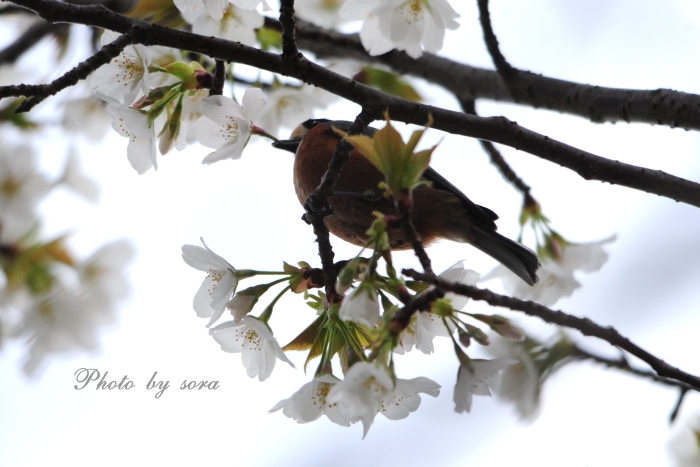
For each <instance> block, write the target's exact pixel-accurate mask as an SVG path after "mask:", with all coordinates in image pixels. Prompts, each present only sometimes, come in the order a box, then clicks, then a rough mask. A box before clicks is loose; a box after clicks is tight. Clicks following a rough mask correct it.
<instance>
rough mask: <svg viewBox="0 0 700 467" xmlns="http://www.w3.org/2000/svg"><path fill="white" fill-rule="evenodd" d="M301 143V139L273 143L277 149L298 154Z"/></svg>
mask: <svg viewBox="0 0 700 467" xmlns="http://www.w3.org/2000/svg"><path fill="white" fill-rule="evenodd" d="M299 143H301V138H295V139H282V140H279V141H277V142H274V143H272V147H274V148H277V149H284V150H285V151H289V152H291V153H294V154H296V152H297V148H298V147H299Z"/></svg>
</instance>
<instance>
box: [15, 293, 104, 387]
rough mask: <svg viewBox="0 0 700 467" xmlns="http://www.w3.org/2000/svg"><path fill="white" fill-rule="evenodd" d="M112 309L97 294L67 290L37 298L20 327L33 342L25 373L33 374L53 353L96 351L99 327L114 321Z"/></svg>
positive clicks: (21, 331)
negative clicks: (95, 297) (95, 296)
mask: <svg viewBox="0 0 700 467" xmlns="http://www.w3.org/2000/svg"><path fill="white" fill-rule="evenodd" d="M113 311H114V310H113V309H112V308H111V307H105V306H104V303H103V302H100V301H99V300H96V299H94V297H89V296H87V295H78V294H75V293H74V292H72V291H69V290H65V289H61V290H59V291H57V292H55V293H53V294H52V295H51V296H46V297H39V298H37V299H36V300H34V303H33V306H32V307H31V309H29V310H28V311H27V312H26V313H24V314H23V318H24V321H23V323H22V325H21V327H20V329H19V330H18V334H19V335H22V336H25V337H26V338H27V340H28V342H30V345H29V352H28V355H27V358H26V361H25V364H24V368H23V369H24V372H25V373H26V374H27V375H28V376H33V375H34V374H35V373H36V372H37V370H38V369H39V368H40V366H41V364H42V362H43V361H44V360H45V359H46V357H48V356H49V355H51V354H56V353H65V352H69V351H73V350H79V349H82V350H88V351H95V350H97V349H98V348H99V333H98V330H99V329H100V328H102V327H104V326H106V325H108V324H110V323H112V322H113V321H114V318H115V315H114V313H113Z"/></svg>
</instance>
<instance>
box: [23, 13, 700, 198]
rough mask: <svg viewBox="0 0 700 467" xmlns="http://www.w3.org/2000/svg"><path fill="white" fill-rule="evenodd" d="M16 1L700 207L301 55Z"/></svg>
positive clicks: (650, 178)
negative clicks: (286, 55)
mask: <svg viewBox="0 0 700 467" xmlns="http://www.w3.org/2000/svg"><path fill="white" fill-rule="evenodd" d="M13 3H16V4H19V5H22V6H25V7H28V8H31V9H33V10H35V11H37V12H38V13H39V14H40V15H41V16H42V17H44V18H45V19H47V20H48V21H68V22H75V23H79V24H86V25H90V26H96V27H102V28H107V29H111V30H114V31H118V32H121V33H126V32H129V33H131V34H132V35H133V36H134V38H135V40H136V41H137V42H140V43H142V44H146V45H164V46H168V47H175V48H178V49H181V50H188V51H192V52H196V53H201V54H206V55H209V56H211V57H213V58H215V59H219V60H225V61H233V62H239V63H244V64H247V65H250V66H254V67H257V68H261V69H264V70H268V71H271V72H273V73H279V74H282V75H286V76H292V77H294V78H297V79H300V80H302V81H304V82H306V83H309V84H312V85H314V86H318V87H321V88H323V89H326V90H328V91H330V92H332V93H334V94H336V95H338V96H340V97H343V98H345V99H347V100H350V101H352V102H355V103H357V104H359V105H361V106H363V107H364V106H368V105H372V106H373V107H374V108H377V109H382V110H383V109H388V110H389V112H390V114H391V117H392V118H393V119H394V120H397V121H402V122H406V123H414V124H416V125H423V124H424V123H425V122H426V121H427V120H428V116H429V115H432V116H433V119H434V125H433V128H436V129H439V130H443V131H447V132H450V133H454V134H460V135H464V136H470V137H473V138H479V139H485V140H489V141H493V142H497V143H501V144H505V145H507V146H511V147H513V148H516V149H519V150H522V151H525V152H529V153H531V154H534V155H536V156H539V157H541V158H543V159H546V160H549V161H551V162H555V163H557V164H559V165H561V166H563V167H567V168H569V169H571V170H574V171H575V172H577V173H578V174H579V175H581V176H582V177H583V178H585V179H587V180H591V179H595V180H601V181H605V182H609V183H614V184H619V185H623V186H627V187H630V188H635V189H638V190H642V191H646V192H649V193H655V194H658V195H661V196H665V197H668V198H671V199H674V200H676V201H681V202H684V203H688V204H691V205H693V206H697V207H700V184H697V183H694V182H690V181H688V180H684V179H682V178H679V177H674V176H672V175H668V174H666V173H664V172H661V171H657V170H649V169H645V168H641V167H636V166H633V165H629V164H623V163H620V162H616V161H612V160H609V159H605V158H602V157H599V156H596V155H594V154H590V153H587V152H585V151H582V150H580V149H577V148H574V147H572V146H568V145H566V144H564V143H561V142H559V141H556V140H553V139H551V138H549V137H547V136H544V135H540V134H538V133H535V132H533V131H530V130H528V129H526V128H523V127H520V126H518V125H517V124H516V123H515V122H511V121H509V120H508V119H506V118H504V117H490V118H482V117H476V116H472V115H465V114H462V113H459V112H452V111H449V110H444V109H440V108H437V107H433V106H428V105H423V104H418V103H415V102H410V101H407V100H404V99H400V98H397V97H394V96H389V95H386V94H384V93H382V92H380V91H377V90H376V89H372V88H370V87H368V86H365V85H363V84H360V83H358V82H356V81H353V80H350V79H348V78H345V77H343V76H340V75H338V74H336V73H333V72H332V71H330V70H328V69H326V68H324V67H322V66H319V65H316V64H315V63H313V62H310V61H309V60H307V59H305V58H304V57H300V58H299V59H298V60H294V61H291V60H284V59H282V58H281V57H280V56H279V55H275V54H271V53H267V52H263V51H261V50H257V49H254V48H252V47H246V46H244V45H242V44H240V43H237V42H230V41H225V40H222V39H216V38H213V37H203V36H199V35H197V34H192V33H188V32H185V31H176V30H173V29H169V28H166V27H163V26H159V25H154V24H150V23H147V22H144V21H139V20H135V19H131V18H127V17H125V16H122V15H119V14H116V13H113V12H111V11H110V10H108V9H106V8H104V7H102V6H74V5H67V4H65V3H60V2H56V1H52V0H13ZM451 79H453V80H454V79H455V78H454V77H452V78H451Z"/></svg>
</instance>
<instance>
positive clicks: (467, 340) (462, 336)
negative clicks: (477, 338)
mask: <svg viewBox="0 0 700 467" xmlns="http://www.w3.org/2000/svg"><path fill="white" fill-rule="evenodd" d="M459 342H460V343H461V344H462V345H463V346H465V347H469V345H470V344H471V343H472V340H471V337H469V334H468V333H467V332H466V331H464V329H462V328H459Z"/></svg>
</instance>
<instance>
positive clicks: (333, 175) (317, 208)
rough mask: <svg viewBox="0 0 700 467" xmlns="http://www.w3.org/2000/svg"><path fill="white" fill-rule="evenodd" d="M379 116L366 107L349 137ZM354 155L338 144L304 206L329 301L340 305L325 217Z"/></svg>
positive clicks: (329, 212)
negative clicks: (345, 169)
mask: <svg viewBox="0 0 700 467" xmlns="http://www.w3.org/2000/svg"><path fill="white" fill-rule="evenodd" d="M375 116H376V111H375V110H373V109H370V108H369V107H367V108H363V109H362V111H361V112H360V113H359V115H358V116H357V118H355V121H354V122H353V124H352V125H351V126H350V130H349V131H348V135H358V134H362V133H363V132H364V131H365V129H366V128H367V126H368V125H369V124H370V123H371V122H372V121H374V119H375ZM351 152H352V145H351V144H350V143H348V142H347V141H345V140H344V139H342V140H340V141H339V142H338V145H337V146H336V148H335V151H334V152H333V155H332V156H331V161H330V162H329V164H328V170H326V173H324V174H323V178H322V179H321V183H320V184H319V186H318V187H317V188H316V190H314V192H313V193H312V194H311V196H309V198H308V199H307V200H306V202H305V203H304V209H305V210H306V213H305V214H304V217H303V219H304V220H305V221H306V222H307V223H310V224H311V225H312V226H313V228H314V234H315V235H316V241H317V242H318V254H319V256H320V257H321V264H322V266H323V271H324V273H325V277H326V299H327V300H328V302H329V303H337V302H339V301H340V300H341V299H342V297H341V296H340V295H338V293H337V292H336V291H335V279H336V277H337V274H336V271H335V267H334V263H333V260H334V258H335V253H334V252H333V247H332V246H331V242H330V235H329V232H328V227H326V224H325V222H324V221H323V218H324V217H325V216H327V215H330V214H332V213H333V209H332V208H331V205H330V203H329V202H328V198H329V197H330V196H331V195H332V194H333V191H334V189H335V184H336V182H337V181H338V179H339V178H340V173H341V172H342V170H343V166H344V165H345V163H346V162H347V161H348V159H349V158H350V154H351Z"/></svg>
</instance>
